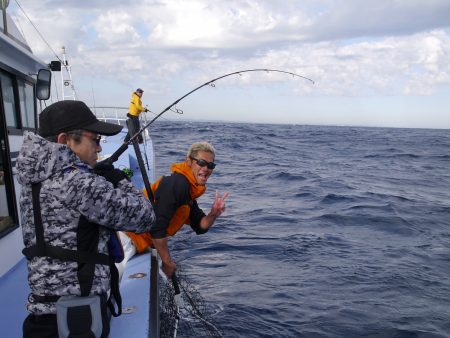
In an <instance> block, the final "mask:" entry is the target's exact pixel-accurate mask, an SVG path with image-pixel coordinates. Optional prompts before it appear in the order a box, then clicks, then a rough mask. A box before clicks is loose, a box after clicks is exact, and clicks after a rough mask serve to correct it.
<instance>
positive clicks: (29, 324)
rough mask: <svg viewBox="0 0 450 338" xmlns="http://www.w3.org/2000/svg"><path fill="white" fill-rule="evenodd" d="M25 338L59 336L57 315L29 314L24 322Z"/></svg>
mask: <svg viewBox="0 0 450 338" xmlns="http://www.w3.org/2000/svg"><path fill="white" fill-rule="evenodd" d="M23 338H58V324H57V322H56V315H54V314H53V315H40V316H36V315H33V314H30V315H28V317H27V318H25V321H24V322H23Z"/></svg>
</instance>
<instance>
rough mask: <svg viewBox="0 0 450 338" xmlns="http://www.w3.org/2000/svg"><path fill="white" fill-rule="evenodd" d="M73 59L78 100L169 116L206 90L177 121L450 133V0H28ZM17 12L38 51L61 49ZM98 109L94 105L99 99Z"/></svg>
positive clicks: (45, 54)
mask: <svg viewBox="0 0 450 338" xmlns="http://www.w3.org/2000/svg"><path fill="white" fill-rule="evenodd" d="M18 1H19V4H20V5H21V6H22V7H23V9H24V10H25V12H26V13H27V14H28V16H29V17H30V18H31V20H32V21H33V23H34V24H35V26H36V27H37V28H38V29H39V31H40V32H41V34H42V35H43V36H44V37H45V39H46V41H47V42H48V44H49V45H50V46H51V47H52V49H53V51H55V52H56V53H58V55H59V56H60V57H61V55H60V53H61V46H63V45H64V46H66V50H67V57H68V60H69V63H70V64H71V65H72V74H73V79H74V84H75V88H76V92H77V95H78V99H80V100H83V101H85V102H86V103H88V104H89V105H91V106H92V105H93V104H94V102H95V104H96V105H97V106H123V107H127V106H128V103H129V98H130V95H131V92H132V91H134V90H135V89H136V88H138V87H141V88H143V89H144V91H145V92H144V96H143V102H144V105H148V107H149V108H150V109H151V110H152V111H153V112H155V113H159V112H160V111H162V110H163V109H164V108H165V107H167V106H168V105H169V104H171V103H172V102H173V101H175V100H176V99H178V98H179V97H181V96H183V95H184V94H186V93H187V92H189V91H190V90H192V89H194V88H195V87H197V86H198V85H200V84H202V83H204V82H206V81H208V80H211V79H213V78H215V77H218V76H221V75H223V74H226V73H230V72H234V71H238V70H243V69H252V68H272V69H279V70H284V71H288V72H294V73H297V74H299V75H302V76H305V77H308V78H311V79H313V80H314V81H315V84H312V83H311V82H309V81H306V80H304V79H301V78H296V77H295V78H294V77H292V76H289V75H283V74H277V73H268V74H266V73H246V74H244V75H242V76H233V77H230V78H227V79H225V80H220V81H217V82H216V86H215V87H205V88H202V89H201V90H199V91H197V92H195V93H194V94H192V95H190V96H189V97H187V98H186V99H184V100H183V101H181V102H180V103H179V104H178V106H177V107H178V108H181V109H183V111H184V114H183V115H176V114H174V113H171V112H169V113H167V115H166V117H167V118H170V119H177V120H183V119H201V120H227V121H228V120H229V121H248V122H267V123H295V124H327V125H357V126H393V127H422V128H450V29H449V28H450V1H449V0H391V1H388V0H364V1H361V0H303V1H299V0H278V1H276V0H226V1H225V0H224V1H213V0H160V1H151V0H139V1H122V0H121V1H118V0H90V1H80V0H71V1H68V0H65V1H60V0H40V1H36V0H18ZM8 11H9V13H10V15H11V16H13V18H14V19H15V21H16V22H19V23H20V24H19V25H20V27H19V28H20V29H21V30H22V31H23V32H24V34H25V38H26V40H27V41H28V43H29V44H30V46H31V48H32V49H33V51H34V52H35V54H36V55H37V56H38V57H39V58H41V59H43V60H45V61H46V62H49V61H51V60H54V59H55V58H56V57H55V56H54V54H53V52H52V50H51V49H50V48H49V47H48V46H47V45H46V44H45V43H44V42H43V41H42V40H41V39H40V38H39V36H38V35H37V34H36V32H35V31H34V29H33V27H32V26H31V25H30V24H29V23H28V22H27V21H26V20H25V19H24V17H23V13H22V12H21V11H20V10H19V8H18V6H17V4H16V2H15V0H10V5H9V8H8ZM94 100H95V101H94Z"/></svg>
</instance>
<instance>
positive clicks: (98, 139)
mask: <svg viewBox="0 0 450 338" xmlns="http://www.w3.org/2000/svg"><path fill="white" fill-rule="evenodd" d="M83 135H84V136H86V137H89V138H90V139H91V140H92V141H94V142H95V143H96V144H97V145H98V146H99V145H100V141H101V140H102V135H97V136H95V137H91V135H88V134H83Z"/></svg>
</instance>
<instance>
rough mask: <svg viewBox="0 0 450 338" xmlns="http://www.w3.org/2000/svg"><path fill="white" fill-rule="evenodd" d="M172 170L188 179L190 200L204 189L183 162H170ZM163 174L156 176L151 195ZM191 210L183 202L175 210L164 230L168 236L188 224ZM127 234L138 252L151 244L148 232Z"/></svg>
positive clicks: (145, 192) (195, 197) (199, 194)
mask: <svg viewBox="0 0 450 338" xmlns="http://www.w3.org/2000/svg"><path fill="white" fill-rule="evenodd" d="M170 169H171V170H172V172H174V173H180V174H182V175H183V176H184V177H186V178H187V180H188V181H189V195H190V197H191V199H192V200H195V199H197V198H199V197H200V196H201V195H203V193H204V192H205V190H206V187H205V186H204V185H198V184H197V181H196V179H195V177H194V174H193V173H192V169H191V168H190V167H189V166H188V165H187V164H186V163H185V162H181V163H175V164H172V166H171V168H170ZM162 178H163V176H161V177H160V178H158V179H157V180H156V181H155V182H154V183H153V184H152V185H151V189H152V192H153V196H155V192H156V190H157V189H158V187H159V184H160V183H161V180H162ZM143 193H144V195H145V196H146V197H147V198H148V194H147V191H146V190H145V188H144V191H143ZM153 202H154V201H153ZM190 212H191V208H190V206H189V205H187V204H183V205H181V206H180V207H178V208H177V210H175V213H174V214H173V216H172V218H171V219H170V222H169V226H168V228H167V230H166V233H167V235H168V236H173V235H175V234H176V233H177V232H178V231H179V230H180V229H181V228H182V227H183V225H184V224H189V223H190V219H189V214H190ZM126 234H127V236H129V237H130V238H131V239H132V240H133V243H134V246H135V247H136V251H137V252H138V253H140V252H143V251H145V250H146V249H147V248H148V247H150V246H151V245H152V237H151V235H150V234H149V233H147V232H146V233H142V234H135V233H133V232H126Z"/></svg>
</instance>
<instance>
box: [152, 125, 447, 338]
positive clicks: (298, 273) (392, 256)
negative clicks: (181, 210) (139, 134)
mask: <svg viewBox="0 0 450 338" xmlns="http://www.w3.org/2000/svg"><path fill="white" fill-rule="evenodd" d="M151 135H152V139H153V142H154V146H155V152H156V156H155V157H156V164H157V167H156V171H157V174H158V175H164V174H168V173H169V166H170V164H171V163H173V162H178V161H183V160H184V156H185V154H186V151H187V149H188V146H189V145H190V144H191V143H192V142H195V141H203V140H204V141H209V142H211V143H212V144H213V145H214V147H215V148H216V151H217V154H216V161H215V162H216V163H217V167H216V169H215V170H214V173H213V175H212V176H211V177H210V179H209V181H208V184H207V188H208V189H207V192H206V194H205V195H204V196H202V197H201V198H200V199H199V200H198V202H199V205H200V207H201V208H202V209H203V210H204V211H205V212H208V211H209V209H210V207H211V205H212V201H213V197H214V192H215V190H218V191H219V193H220V194H222V193H223V192H225V191H228V192H229V193H230V196H229V198H228V200H227V210H226V212H225V213H224V214H223V215H222V216H221V217H220V218H219V219H218V220H217V221H216V223H215V225H214V227H213V228H211V229H210V231H209V232H208V233H206V234H204V235H201V236H198V235H196V234H195V233H193V232H192V230H191V229H190V227H189V226H185V227H184V229H183V230H182V231H181V232H180V233H178V234H177V235H176V236H175V237H173V238H171V239H170V241H169V242H170V247H171V250H172V257H173V259H174V260H175V261H176V262H177V263H178V264H179V265H180V266H182V268H183V271H184V272H185V273H186V275H187V276H188V277H189V279H190V280H191V281H192V283H193V285H194V286H195V287H196V289H197V290H198V291H199V292H200V294H201V295H202V297H203V298H204V300H205V302H207V303H208V305H210V306H212V307H215V308H216V309H217V311H216V315H215V318H214V319H215V321H216V322H217V323H218V324H219V325H220V327H221V328H222V329H223V331H224V334H225V336H226V337H396V338H399V337H450V268H449V267H450V171H449V167H450V130H431V129H394V128H392V129H391V128H362V127H361V128H360V127H332V126H303V125H267V124H238V123H218V122H217V123H216V122H214V123H213V122H173V121H157V122H156V123H155V124H153V125H152V126H151Z"/></svg>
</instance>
